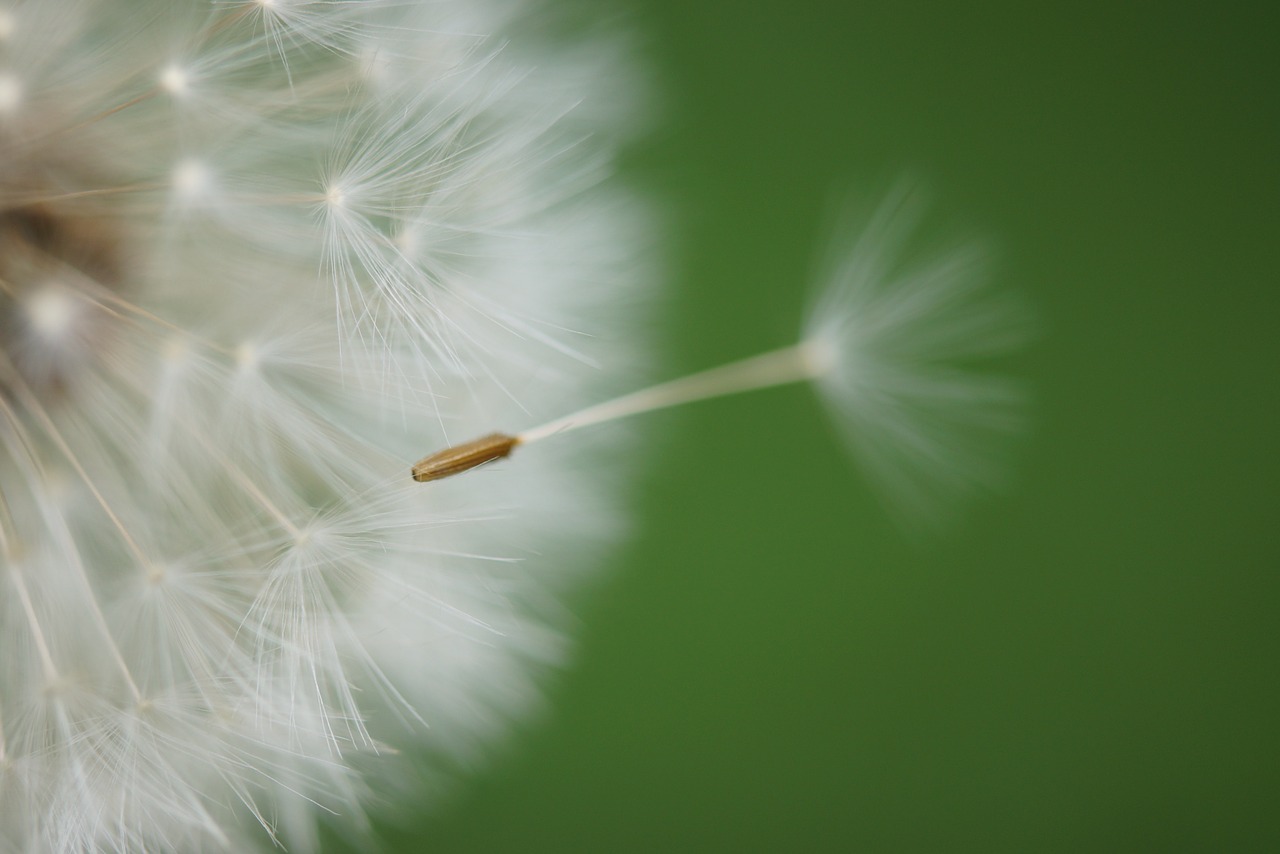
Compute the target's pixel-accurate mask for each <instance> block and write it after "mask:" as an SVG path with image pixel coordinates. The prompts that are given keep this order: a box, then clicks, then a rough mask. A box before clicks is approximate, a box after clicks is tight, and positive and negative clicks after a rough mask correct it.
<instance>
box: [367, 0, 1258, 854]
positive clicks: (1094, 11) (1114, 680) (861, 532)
mask: <svg viewBox="0 0 1280 854" xmlns="http://www.w3.org/2000/svg"><path fill="white" fill-rule="evenodd" d="M624 8H626V9H629V10H630V11H631V14H632V16H633V17H634V25H635V26H636V27H637V28H638V30H639V31H640V33H641V35H642V38H643V39H645V41H646V46H645V49H644V53H645V54H646V55H647V58H648V60H649V61H650V62H651V63H652V65H653V66H654V68H655V69H656V72H657V74H658V78H659V84H660V88H661V89H662V90H663V92H664V97H665V99H666V104H665V111H666V117H667V121H666V122H665V123H664V125H663V126H662V129H661V130H660V131H659V132H658V133H657V134H656V135H655V136H654V137H653V138H652V139H651V141H650V142H649V143H648V144H647V145H646V146H645V147H643V148H642V149H641V150H639V151H637V152H636V153H635V155H634V157H633V158H632V161H631V163H630V167H629V168H630V173H631V174H630V177H631V179H632V180H634V181H635V182H637V183H638V184H641V185H642V186H647V187H651V188H653V190H654V191H655V192H656V193H657V194H658V195H659V196H660V197H661V198H663V199H665V200H666V201H667V202H668V203H669V204H670V206H671V208H672V210H673V211H674V219H675V223H676V226H675V228H673V233H674V241H673V244H672V250H673V251H672V261H673V263H672V268H673V278H674V282H673V287H672V288H671V296H670V299H669V304H668V306H667V309H666V315H665V317H664V318H663V323H664V328H665V329H666V330H668V332H667V333H664V334H667V335H668V338H667V343H666V346H665V348H664V350H665V353H666V354H667V356H668V361H667V362H666V364H665V369H664V373H669V374H672V375H674V374H677V373H680V372H683V371H688V370H693V369H697V368H701V367H706V366H710V365H713V364H717V363H719V362H722V361H725V360H727V359H731V358H735V357H738V356H743V355H747V354H750V353H752V352H755V351H758V350H760V349H762V348H765V347H770V346H777V345H781V344H784V343H787V342H789V341H790V339H791V337H792V336H793V334H794V332H793V330H794V329H795V328H796V326H797V323H798V320H799V318H800V314H801V310H802V294H803V292H804V286H805V283H806V281H807V280H808V278H809V277H810V274H811V272H812V271H813V269H814V262H815V260H816V258H817V253H818V250H819V249H820V247H821V244H822V240H823V238H824V237H825V236H827V234H828V232H827V227H828V226H829V225H830V220H831V217H830V214H831V211H832V203H833V202H837V201H839V200H840V199H841V198H843V197H844V195H846V193H845V192H843V191H844V190H847V189H849V188H852V189H853V190H854V191H855V193H857V192H859V191H862V190H865V191H866V200H868V201H874V200H875V199H876V198H878V197H879V196H880V195H882V194H883V192H884V191H885V190H886V189H887V188H888V187H889V186H890V185H891V184H892V182H893V180H894V179H895V178H896V177H898V176H900V175H902V174H904V173H909V174H912V175H916V176H920V177H922V178H923V179H924V180H925V182H926V184H927V185H928V187H929V189H930V190H931V195H932V197H933V199H934V200H935V204H934V206H933V212H934V213H935V214H937V216H938V219H939V221H941V222H944V223H951V224H954V225H956V226H957V229H956V232H957V233H965V232H968V233H974V234H978V235H983V236H987V237H990V238H992V240H993V241H994V243H995V244H996V246H997V248H998V253H997V257H998V262H999V263H998V269H997V272H996V276H997V278H998V280H999V284H1000V286H1001V287H1007V288H1014V289H1018V290H1020V291H1022V292H1023V293H1024V294H1026V295H1027V297H1028V299H1029V300H1030V302H1032V303H1033V304H1034V305H1035V307H1036V310H1037V313H1038V315H1039V317H1040V320H1041V323H1040V326H1041V333H1040V336H1039V339H1038V341H1037V342H1036V344H1035V345H1034V346H1033V347H1032V348H1031V349H1029V350H1028V351H1026V352H1025V353H1024V354H1023V355H1022V356H1020V357H1019V358H1018V359H1016V360H1015V361H1014V363H1013V364H1012V369H1013V370H1014V371H1015V372H1016V373H1018V374H1020V375H1022V376H1025V377H1026V378H1028V379H1029V380H1030V382H1031V384H1032V385H1033V387H1034V389H1035V396H1036V402H1035V406H1034V419H1035V422H1036V426H1035V428H1034V430H1033V431H1032V433H1031V435H1030V436H1029V438H1028V440H1027V442H1026V443H1025V447H1024V448H1023V449H1022V455H1021V459H1020V461H1019V463H1018V466H1017V473H1018V474H1017V481H1016V484H1015V486H1014V487H1013V489H1012V490H1011V491H1010V492H1009V493H1008V494H1006V495H1001V496H998V497H996V498H994V499H992V500H987V501H984V502H980V503H978V504H977V505H976V506H975V507H973V508H972V510H971V512H970V513H969V514H968V518H967V521H966V523H965V524H964V525H962V526H961V527H960V528H959V529H958V530H956V531H954V532H952V533H950V534H948V535H946V536H945V537H942V538H940V539H938V540H935V541H933V542H930V543H927V544H924V545H921V544H919V543H913V542H911V540H910V538H909V537H906V536H904V535H903V533H902V532H901V531H900V530H899V529H897V528H896V527H895V526H894V525H893V524H892V522H891V521H890V519H889V518H888V517H887V516H886V514H885V512H884V510H883V509H882V507H881V506H880V504H879V502H878V501H877V498H876V496H875V494H874V492H873V491H872V490H871V489H870V488H869V487H868V485H867V484H866V482H865V481H863V480H862V479H861V478H860V477H859V476H858V475H857V473H856V472H855V471H854V470H853V469H851V468H850V467H849V466H848V465H846V464H845V461H844V459H843V456H842V453H841V450H840V447H839V445H838V442H837V441H836V439H835V437H834V434H833V433H832V432H831V430H830V428H829V426H828V425H827V423H826V421H825V420H824V416H823V414H822V413H821V412H820V411H819V408H818V405H817V403H816V401H815V400H814V398H813V397H812V395H811V393H810V392H808V391H807V390H806V389H803V388H800V389H788V390H780V391H775V392H770V393H769V394H768V396H764V395H760V396H747V397H742V398H735V399H729V400H724V401H721V402H717V403H714V404H704V405H701V406H699V407H694V408H689V409H686V410H683V411H679V412H673V413H667V414H663V415H661V416H654V417H653V419H654V420H653V422H652V424H653V427H654V429H655V430H656V431H657V432H658V434H659V435H660V436H661V437H662V441H660V442H657V443H655V453H654V455H653V456H652V458H651V459H649V460H647V461H646V467H647V468H650V472H649V473H648V475H647V476H646V477H645V478H644V480H643V482H642V484H641V485H640V487H639V489H638V490H637V502H638V505H639V507H640V509H641V516H640V524H639V526H638V533H637V536H636V538H635V539H634V541H633V542H631V543H630V544H629V545H628V547H627V548H626V549H625V550H624V551H623V553H622V554H621V556H620V557H619V559H618V566H617V567H616V568H615V570H614V572H613V574H612V575H611V576H610V577H609V579H608V580H607V581H606V582H605V583H604V584H602V585H601V586H600V587H598V588H596V589H595V590H593V591H591V592H590V593H589V594H584V595H583V597H582V599H581V601H579V602H576V603H574V609H575V612H576V613H577V614H578V615H579V616H580V618H581V621H582V630H581V632H580V635H579V641H580V654H579V658H578V660H577V661H576V663H575V665H574V666H573V668H572V669H571V670H570V671H568V672H567V673H565V674H564V675H563V676H562V677H561V678H559V679H558V680H556V681H555V682H554V683H553V684H552V686H551V698H552V712H551V714H550V715H549V717H547V718H546V719H544V720H541V721H536V722H530V723H528V724H526V725H525V726H524V727H523V729H522V730H521V731H520V733H519V735H518V737H517V738H516V739H514V740H513V743H512V745H510V747H509V749H508V750H506V751H505V752H504V753H503V755H502V758H501V759H500V760H499V762H498V763H497V765H496V766H495V767H494V768H492V769H491V770H490V771H489V772H487V773H485V774H483V775H481V776H480V777H479V778H478V779H476V780H474V781H473V782H470V783H468V784H467V785H465V786H464V787H463V788H462V789H461V790H460V792H459V794H458V797H457V799H456V801H455V802H454V803H452V804H451V805H450V806H449V807H448V808H446V809H444V810H442V811H441V812H440V813H439V814H437V815H435V816H432V817H430V818H428V819H425V820H424V823H423V824H422V825H421V826H419V827H416V828H410V829H408V830H403V831H397V830H392V829H387V830H386V831H385V832H386V834H387V835H388V836H389V838H390V839H392V840H393V842H394V843H395V844H397V845H400V846H401V847H402V849H403V850H405V851H411V850H418V849H419V848H422V849H427V848H429V849H431V850H435V851H447V852H453V851H465V852H470V851H477V852H479V851H537V852H541V851H610V852H617V851H669V850H690V851H694V850H696V851H725V852H729V851H733V852H742V851H784V850H786V851H792V850H794V851H816V850H821V851H837V850H839V851H1096V850H1108V851H1122V850H1123V851H1184V850H1185V851H1244V850H1252V851H1259V850H1280V821H1277V819H1276V817H1275V816H1276V814H1277V809H1278V808H1280V797H1278V796H1280V763H1278V760H1280V751H1278V750H1277V747H1278V744H1277V742H1278V741H1280V735H1278V729H1277V721H1278V718H1277V712H1278V710H1277V700H1280V692H1278V691H1277V681H1278V680H1277V657H1276V653H1277V651H1278V650H1280V644H1278V643H1277V640H1278V639H1280V617H1278V613H1277V612H1278V609H1277V605H1280V577H1278V571H1280V523H1278V522H1277V519H1276V511H1277V504H1278V502H1277V500H1276V494H1277V483H1278V482H1280V470H1278V469H1280V466H1278V465H1277V459H1278V455H1277V453H1276V436H1277V435H1278V434H1280V418H1278V417H1277V407H1276V397H1277V383H1276V380H1275V374H1276V369H1277V367H1280V359H1277V352H1276V350H1277V348H1276V346H1275V342H1276V338H1277V332H1278V327H1280V324H1278V323H1277V318H1278V314H1277V309H1278V308H1280V296H1278V291H1277V270H1280V91H1278V89H1277V85H1276V81H1277V80H1280V45H1278V44H1277V42H1280V39H1277V37H1276V34H1277V32H1278V29H1277V21H1276V15H1275V13H1274V12H1273V11H1272V10H1273V8H1274V5H1273V4H1262V3H1258V4H1256V5H1255V6H1252V7H1250V6H1248V5H1244V4H1226V5H1223V4H1217V5H1214V4H1200V3H1196V4H1192V3H1180V4H1171V3H1162V4H1156V3H1134V4H1114V3H1103V2H1092V3H1080V2H1072V3H1066V2H1055V3H1048V4H1046V3H1031V4H1028V3H1019V2H981V0H978V2H972V1H971V2H966V3H963V4H948V5H945V6H944V5H943V4H933V3H922V2H850V0H786V2H781V0H753V2H742V0H735V1H732V2H731V0H685V1H684V2H680V0H629V2H627V3H626V4H625V7H624ZM779 450H785V454H786V455H785V458H782V457H780V456H778V455H776V454H775V452H777V451H779Z"/></svg>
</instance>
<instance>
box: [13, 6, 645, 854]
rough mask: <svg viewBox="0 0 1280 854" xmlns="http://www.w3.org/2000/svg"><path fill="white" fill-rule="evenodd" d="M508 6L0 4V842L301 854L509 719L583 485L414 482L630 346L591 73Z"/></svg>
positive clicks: (570, 391) (629, 216)
mask: <svg viewBox="0 0 1280 854" xmlns="http://www.w3.org/2000/svg"><path fill="white" fill-rule="evenodd" d="M537 11H538V8H537V6H536V5H533V4H511V3H506V2H493V3H489V2H476V0H456V2H455V0H446V2H432V3H425V4H416V3H408V4H406V3H403V2H399V0H368V2H362V3H328V2H324V3H313V2H306V3H297V2H284V0H273V1H272V2H264V0H249V2H221V0H211V2H204V0H183V2H178V3H174V2H172V0H141V2H139V0H129V2H125V0H48V2H45V0H42V2H39V3H26V4H23V5H22V6H21V7H19V9H18V12H20V15H18V14H17V13H13V14H10V13H8V12H5V11H3V10H0V649H2V650H4V655H3V656H0V850H23V851H91V850H202V849H210V848H217V849H221V850H243V849H245V848H246V847H254V846H257V847H263V848H265V847H269V846H270V845H272V844H273V843H275V842H279V843H281V844H286V845H287V846H288V847H289V849H290V850H295V851H296V850H307V849H308V848H314V847H315V846H316V845H317V841H316V840H317V835H316V834H317V830H316V821H317V817H318V816H321V815H323V816H331V817H332V820H334V821H338V822H341V823H343V824H344V826H346V827H348V828H356V829H359V828H360V827H362V826H363V821H364V819H363V815H362V810H363V807H364V804H365V803H366V802H367V800H368V792H369V788H370V787H369V785H368V784H367V783H366V775H373V776H375V777H376V778H377V780H378V781H379V784H378V787H377V788H378V789H379V790H380V791H383V792H385V791H387V790H389V789H391V790H394V789H405V790H406V791H407V790H409V789H410V788H412V787H411V785H410V783H409V781H410V779H414V778H416V777H420V776H421V773H420V769H419V771H418V772H416V774H415V775H409V774H407V773H406V762H407V761H408V760H407V759H405V758H402V754H404V755H413V756H421V755H422V754H423V752H427V753H429V754H432V755H435V756H436V757H437V758H438V760H439V762H438V763H437V764H438V765H439V766H440V767H441V768H447V767H453V766H456V764H457V763H458V761H459V760H466V761H467V762H468V763H473V762H474V761H475V760H476V759H478V758H479V757H481V756H483V754H484V745H486V744H488V743H490V742H491V741H493V739H494V738H495V737H496V736H497V735H498V734H500V732H501V730H502V729H503V722H505V721H506V720H508V719H510V718H511V717H512V716H514V715H518V714H520V713H522V712H523V711H525V710H527V709H528V708H529V707H530V706H532V705H534V704H535V703H536V702H537V696H538V695H537V690H536V686H537V676H538V672H539V671H540V670H541V669H542V668H544V667H545V666H547V665H548V664H551V663H554V662H555V661H556V660H557V659H558V658H559V657H560V656H561V655H562V654H563V650H564V639H563V637H562V636H561V634H560V632H559V630H558V627H557V615H558V610H557V609H556V607H555V605H554V603H555V601H556V594H557V589H558V587H559V586H560V585H561V584H562V583H564V582H565V581H567V580H568V579H570V578H572V577H573V576H574V575H576V574H577V573H578V572H580V571H581V570H582V569H583V568H584V567H586V566H588V565H589V564H590V557H591V554H592V551H593V548H592V547H593V546H594V545H603V544H605V543H607V542H608V541H609V540H610V538H611V537H613V536H615V535H616V532H617V530H618V524H617V521H618V520H617V517H616V515H615V512H614V511H613V509H612V508H613V506H614V503H615V501H614V499H615V496H613V495H612V493H611V492H610V490H609V488H608V484H607V483H606V482H604V481H603V480H601V479H598V478H596V477H594V476H591V475H589V474H588V473H587V470H586V469H585V468H584V469H583V470H579V471H561V470H555V471H553V470H551V463H550V461H549V460H547V459H540V458H539V456H538V455H533V454H530V455H529V456H528V457H527V458H526V459H524V460H522V461H521V464H520V466H518V467H509V468H500V467H499V468H494V469H493V470H490V471H487V472H485V475H484V476H483V477H477V478H475V479H473V480H471V481H470V482H464V483H458V484H441V485H439V486H438V488H435V489H424V488H423V487H422V486H421V485H418V484H414V483H412V481H410V479H409V476H408V465H409V463H410V462H411V461H412V460H413V459H415V458H416V457H417V456H419V455H420V453H421V451H422V449H423V448H424V447H431V446H433V445H436V444H440V445H443V444H447V443H448V439H449V438H450V437H453V436H455V435H457V436H462V435H467V434H469V433H473V432H477V431H479V430H485V429H492V428H493V427H494V426H495V425H501V424H516V423H520V422H525V421H527V420H528V419H530V418H532V417H539V416H543V417H545V416H548V415H550V414H553V413H555V412H557V411H562V410H563V409H565V408H566V407H574V406H578V405H581V404H583V403H586V402H589V401H590V400H591V399H593V398H595V397H598V396H599V392H598V390H597V389H598V388H599V387H600V385H601V384H602V383H601V381H600V379H599V377H602V376H609V375H611V374H612V375H615V376H618V377H625V376H626V375H627V374H628V373H630V372H632V371H633V370H634V367H633V366H634V365H635V364H636V363H637V361H638V360H639V358H640V357H641V356H642V355H643V352H644V347H643V346H642V344H641V343H640V342H639V341H637V340H636V338H635V336H634V335H633V332H632V330H631V329H630V328H629V327H628V326H627V325H624V324H623V323H622V322H621V321H622V320H623V319H624V318H625V319H627V320H629V321H630V320H634V319H635V316H636V312H635V311H634V310H633V307H634V306H636V305H638V304H641V303H642V302H643V290H642V288H641V283H644V282H648V281H651V280H652V276H651V275H650V271H649V270H647V269H646V268H645V266H644V264H643V263H641V262H640V260H639V259H640V258H641V257H642V249H643V242H644V233H645V225H644V223H645V221H646V219H647V214H646V212H645V211H644V210H643V208H642V206H641V205H639V204H638V203H637V202H636V200H635V199H634V198H633V197H632V196H631V194H629V193H624V192H621V191H620V190H617V189H611V188H610V187H609V185H608V184H607V182H606V180H605V179H606V178H607V176H608V174H609V171H610V169H611V162H612V159H613V156H614V153H615V150H616V148H617V146H618V144H619V143H620V142H622V141H623V140H622V139H621V138H619V137H616V136H615V137H612V138H611V136H610V134H609V133H608V128H607V126H604V125H601V124H599V123H598V119H599V116H600V115H602V114H601V113H593V112H592V111H590V110H581V109H578V105H579V104H583V105H590V104H592V103H593V102H597V101H599V100H601V98H599V97H598V95H599V93H596V92H593V90H592V86H593V83H592V81H597V80H603V79H605V78H606V75H605V74H604V73H603V72H604V71H605V70H606V66H608V67H607V70H608V72H609V74H610V75H611V78H610V79H611V80H612V81H614V82H617V81H618V80H619V75H620V72H619V71H618V69H619V68H624V67H625V66H626V64H627V63H626V61H625V60H626V57H625V56H622V55H620V54H619V53H617V52H615V51H612V50H610V49H608V48H604V49H601V50H597V51H589V52H584V53H582V54H581V55H579V54H576V53H575V54H570V53H567V52H563V51H558V50H553V49H550V48H549V47H548V46H546V45H540V44H536V43H530V42H528V40H527V37H525V36H523V35H522V33H524V32H525V31H527V30H528V28H527V27H522V26H521V23H520V16H521V15H524V14H536V13H537ZM6 28H7V29H6ZM6 36H8V37H6ZM509 43H510V44H511V45H512V46H513V47H508V46H507V45H508V44H509ZM515 45H520V47H519V48H518V49H514V46H515ZM370 57H377V67H378V73H377V74H376V75H370ZM588 58H589V59H588ZM622 76H623V77H625V73H623V74H622ZM375 78H376V79H375ZM195 81H198V85H195ZM566 81H573V85H566ZM619 99H621V100H624V101H625V100H626V90H625V87H624V88H623V89H615V90H611V91H610V92H609V100H611V101H617V100H619ZM406 235H413V237H412V239H409V238H407V237H406ZM618 304H624V305H627V306H628V311H627V312H618V311H616V310H615V309H614V306H616V305H618ZM570 539H572V540H573V542H574V543H575V547H574V548H573V549H569V550H566V549H557V547H556V546H557V544H558V543H562V542H566V541H568V540H570ZM446 776H447V774H445V773H444V772H441V775H440V780H439V781H437V780H429V781H428V782H429V783H432V784H434V783H435V782H440V781H443V779H444V778H445V777H446ZM420 794H421V793H420V792H419V793H417V795H420Z"/></svg>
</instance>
